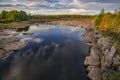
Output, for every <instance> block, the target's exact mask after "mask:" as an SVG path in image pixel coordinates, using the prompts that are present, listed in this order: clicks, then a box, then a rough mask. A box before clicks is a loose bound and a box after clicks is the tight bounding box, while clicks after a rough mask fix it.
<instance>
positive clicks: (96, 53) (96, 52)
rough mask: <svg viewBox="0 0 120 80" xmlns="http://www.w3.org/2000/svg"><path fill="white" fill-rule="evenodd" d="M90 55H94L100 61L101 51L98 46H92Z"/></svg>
mask: <svg viewBox="0 0 120 80" xmlns="http://www.w3.org/2000/svg"><path fill="white" fill-rule="evenodd" d="M90 56H91V57H93V58H94V60H95V61H99V60H100V51H99V50H98V49H97V48H96V47H92V48H91V50H90Z"/></svg>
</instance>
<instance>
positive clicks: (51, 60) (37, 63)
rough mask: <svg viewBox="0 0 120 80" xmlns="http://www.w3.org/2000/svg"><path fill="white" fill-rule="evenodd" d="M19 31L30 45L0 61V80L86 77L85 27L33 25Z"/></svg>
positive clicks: (60, 79)
mask: <svg viewBox="0 0 120 80" xmlns="http://www.w3.org/2000/svg"><path fill="white" fill-rule="evenodd" d="M17 31H19V34H17V35H16V36H17V37H22V38H23V39H22V40H21V41H26V42H28V44H27V45H26V46H24V47H23V48H22V49H20V50H18V51H16V52H14V53H12V54H11V55H10V56H9V57H8V58H6V59H5V60H4V61H3V62H2V63H0V80H87V73H86V69H85V67H84V64H83V63H84V59H85V57H86V56H87V55H88V51H89V46H88V45H87V44H86V43H87V41H86V40H85V39H84V38H83V34H84V32H85V29H83V28H80V27H72V26H62V25H33V26H30V27H29V28H27V29H19V30H17ZM24 33H33V34H31V35H24Z"/></svg>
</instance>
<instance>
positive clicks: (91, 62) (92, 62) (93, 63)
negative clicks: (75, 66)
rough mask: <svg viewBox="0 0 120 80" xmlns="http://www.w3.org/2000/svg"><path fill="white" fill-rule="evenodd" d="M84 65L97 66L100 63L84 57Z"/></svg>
mask: <svg viewBox="0 0 120 80" xmlns="http://www.w3.org/2000/svg"><path fill="white" fill-rule="evenodd" d="M84 64H85V65H86V66H99V65H100V61H96V60H95V59H94V58H93V57H91V56H89V57H86V59H85V61H84Z"/></svg>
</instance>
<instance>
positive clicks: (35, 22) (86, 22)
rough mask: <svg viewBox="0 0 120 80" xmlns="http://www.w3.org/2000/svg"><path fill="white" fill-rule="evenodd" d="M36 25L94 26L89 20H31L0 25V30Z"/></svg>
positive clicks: (92, 21)
mask: <svg viewBox="0 0 120 80" xmlns="http://www.w3.org/2000/svg"><path fill="white" fill-rule="evenodd" d="M38 24H54V25H57V24H61V25H66V26H75V27H76V26H78V27H83V28H92V27H93V26H94V20H91V19H41V20H33V21H21V22H11V23H0V29H19V28H27V27H29V26H30V25H38ZM2 25H3V26H2Z"/></svg>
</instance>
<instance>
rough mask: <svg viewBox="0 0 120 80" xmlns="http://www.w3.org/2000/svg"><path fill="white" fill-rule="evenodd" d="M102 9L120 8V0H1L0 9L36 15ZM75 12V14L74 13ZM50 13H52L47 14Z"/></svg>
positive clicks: (89, 12)
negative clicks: (22, 11)
mask: <svg viewBox="0 0 120 80" xmlns="http://www.w3.org/2000/svg"><path fill="white" fill-rule="evenodd" d="M102 8H104V9H105V10H106V11H113V10H114V9H116V8H120V0H1V1H0V9H1V10H3V9H6V10H12V9H17V10H25V11H27V12H28V13H29V12H31V13H34V14H68V13H69V14H72V13H74V14H96V13H98V12H99V11H100V10H101V9H102ZM72 11H73V12H72ZM47 12H50V13H47Z"/></svg>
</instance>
